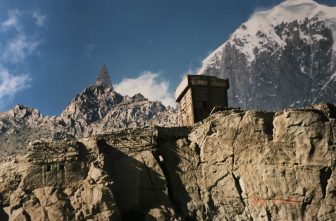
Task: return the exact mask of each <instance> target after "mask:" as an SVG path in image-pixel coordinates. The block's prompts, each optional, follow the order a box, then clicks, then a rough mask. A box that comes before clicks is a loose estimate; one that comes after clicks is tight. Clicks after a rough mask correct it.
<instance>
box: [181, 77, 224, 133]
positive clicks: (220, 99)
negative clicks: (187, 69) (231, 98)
mask: <svg viewBox="0 0 336 221" xmlns="http://www.w3.org/2000/svg"><path fill="white" fill-rule="evenodd" d="M228 89H229V80H228V79H220V78H217V77H214V76H206V75H187V76H185V77H184V78H183V80H182V82H181V83H180V85H179V86H178V87H177V89H176V91H175V98H176V102H178V103H179V107H180V116H181V121H182V122H181V123H182V126H191V125H193V124H194V123H196V122H199V121H201V120H203V119H205V118H207V117H208V116H209V115H210V113H211V111H212V110H213V109H214V108H215V107H216V108H218V107H227V106H228V99H227V90H228Z"/></svg>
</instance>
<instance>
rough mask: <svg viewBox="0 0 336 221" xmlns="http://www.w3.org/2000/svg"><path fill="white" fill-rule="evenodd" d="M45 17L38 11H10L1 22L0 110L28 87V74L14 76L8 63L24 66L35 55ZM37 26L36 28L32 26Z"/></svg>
mask: <svg viewBox="0 0 336 221" xmlns="http://www.w3.org/2000/svg"><path fill="white" fill-rule="evenodd" d="M45 19H46V17H45V16H44V15H43V14H41V13H40V12H39V11H21V10H18V9H15V10H9V11H8V13H7V18H6V20H4V21H0V35H2V34H4V35H3V36H4V38H2V36H0V37H1V38H2V40H1V44H0V109H2V108H3V107H4V105H6V104H7V103H8V101H11V100H12V99H13V97H14V96H15V95H16V94H17V93H18V92H19V91H22V90H24V89H25V88H27V87H29V82H30V76H29V75H28V74H19V75H18V74H13V73H12V71H11V69H10V68H9V67H10V66H8V65H9V63H12V64H15V65H21V64H24V62H26V58H27V57H28V56H30V55H32V54H34V53H36V51H37V48H38V46H39V44H40V42H41V41H40V39H36V38H35V37H33V36H36V32H37V31H38V30H37V29H36V28H39V27H40V26H42V25H43V24H44V22H45ZM32 22H34V24H35V25H36V26H35V28H32V27H33V26H30V28H29V29H27V25H29V23H32Z"/></svg>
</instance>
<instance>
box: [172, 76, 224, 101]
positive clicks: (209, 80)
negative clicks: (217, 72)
mask: <svg viewBox="0 0 336 221" xmlns="http://www.w3.org/2000/svg"><path fill="white" fill-rule="evenodd" d="M191 86H206V87H222V88H226V89H229V80H228V79H222V78H218V77H215V76H209V75H186V76H184V78H183V79H182V81H181V83H180V84H179V85H178V86H177V88H176V90H175V99H176V101H177V102H179V101H180V100H181V98H182V97H183V96H184V94H185V93H186V91H187V90H188V88H189V87H191Z"/></svg>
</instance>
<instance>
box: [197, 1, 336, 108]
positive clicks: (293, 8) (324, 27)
mask: <svg viewBox="0 0 336 221" xmlns="http://www.w3.org/2000/svg"><path fill="white" fill-rule="evenodd" d="M335 27H336V7H328V6H324V5H319V4H318V3H316V2H314V1H312V0H291V1H283V2H282V3H281V4H280V5H278V6H276V7H274V8H273V9H271V10H268V11H260V12H256V13H255V14H254V15H253V16H252V17H251V18H250V19H249V20H248V21H247V22H245V23H243V24H242V25H241V26H240V27H239V28H238V29H237V30H236V31H235V32H234V33H233V34H232V35H231V37H230V38H229V39H228V41H227V42H225V43H224V44H223V45H222V46H220V47H219V48H218V49H216V50H215V51H214V52H213V53H211V54H210V55H209V57H208V58H206V59H205V60H204V61H203V65H202V68H201V69H200V71H199V72H198V74H204V75H215V76H217V77H221V78H228V79H229V81H230V90H229V91H228V98H229V99H228V100H229V106H233V107H243V108H244V109H262V110H272V111H274V110H280V109H283V108H287V107H305V106H310V105H312V104H315V103H319V102H330V103H335V102H336V43H335V41H336V28H335Z"/></svg>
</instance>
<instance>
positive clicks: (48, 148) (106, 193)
mask: <svg viewBox="0 0 336 221" xmlns="http://www.w3.org/2000/svg"><path fill="white" fill-rule="evenodd" d="M335 154H336V109H335V106H332V105H325V104H321V105H317V106H314V107H312V108H309V109H301V110H300V109H288V110H283V111H280V112H276V113H268V112H262V111H241V110H238V109H230V110H226V111H223V112H218V113H215V114H213V115H212V116H210V117H209V118H207V119H206V120H204V121H203V122H201V123H198V124H196V125H194V126H193V127H192V128H138V129H128V130H121V131H114V132H113V133H109V134H101V135H97V136H94V137H88V138H85V139H81V140H78V141H77V140H73V139H68V140H66V141H54V142H35V143H31V144H30V145H29V148H28V150H27V152H26V153H25V154H24V155H17V156H12V157H6V158H3V159H1V162H0V166H1V168H2V170H1V171H0V180H1V182H0V193H1V194H0V205H1V208H2V209H0V219H1V220H8V219H9V220H87V219H92V220H252V219H253V220H319V221H320V220H335V219H336V194H335V190H336V182H335V180H336V179H335V178H336V177H335V176H336V173H335V166H336V158H335ZM38 217H43V219H42V218H40V219H38Z"/></svg>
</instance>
